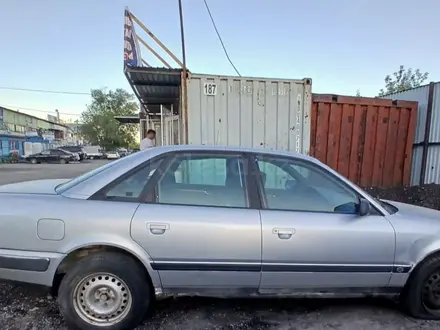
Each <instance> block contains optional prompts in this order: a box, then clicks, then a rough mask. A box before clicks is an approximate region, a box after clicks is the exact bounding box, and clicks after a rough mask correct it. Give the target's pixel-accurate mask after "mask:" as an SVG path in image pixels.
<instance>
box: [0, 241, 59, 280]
mask: <svg viewBox="0 0 440 330" xmlns="http://www.w3.org/2000/svg"><path fill="white" fill-rule="evenodd" d="M64 257H65V255H64V254H60V253H50V252H34V251H21V250H6V249H0V279H2V280H11V281H17V282H25V283H32V284H39V285H45V286H52V281H53V278H54V275H55V272H56V270H57V268H58V265H59V264H60V263H61V261H62V260H63V258H64Z"/></svg>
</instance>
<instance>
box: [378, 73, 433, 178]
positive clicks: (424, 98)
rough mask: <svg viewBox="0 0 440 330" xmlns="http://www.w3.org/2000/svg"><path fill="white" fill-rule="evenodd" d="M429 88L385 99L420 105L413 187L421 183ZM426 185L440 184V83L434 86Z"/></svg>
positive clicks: (413, 164) (419, 88)
mask: <svg viewBox="0 0 440 330" xmlns="http://www.w3.org/2000/svg"><path fill="white" fill-rule="evenodd" d="M429 88H430V85H425V86H421V87H417V88H414V89H410V90H408V91H405V92H399V93H394V94H390V95H387V96H385V97H384V98H387V99H392V100H408V101H417V102H418V103H419V107H418V111H417V125H416V135H415V138H414V146H413V159H412V166H411V185H418V184H419V183H420V175H421V171H422V155H423V142H424V136H425V128H426V117H427V113H428V101H429ZM424 183H437V184H440V82H438V83H435V84H434V91H433V100H432V115H431V129H430V133H429V147H428V154H427V162H426V175H425V182H424Z"/></svg>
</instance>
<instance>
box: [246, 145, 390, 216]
mask: <svg viewBox="0 0 440 330" xmlns="http://www.w3.org/2000/svg"><path fill="white" fill-rule="evenodd" d="M250 158H251V161H250V164H252V167H253V169H252V171H254V172H253V173H260V169H259V167H258V165H257V164H258V161H259V160H264V159H267V158H276V159H277V160H278V159H279V160H283V159H285V160H286V161H289V162H292V161H294V162H295V163H298V164H303V165H305V166H306V167H310V168H313V169H315V170H317V171H318V172H319V173H322V174H323V175H324V176H328V177H330V178H331V179H333V180H334V181H335V182H337V183H338V184H339V185H341V186H342V187H343V188H344V189H345V190H348V191H349V192H351V193H353V194H354V195H355V196H356V198H358V199H360V198H363V196H361V195H360V194H359V193H358V192H357V191H356V190H354V189H353V188H352V187H350V186H349V185H348V184H347V183H345V182H344V181H343V180H341V179H340V178H338V177H337V176H335V175H334V174H333V173H330V172H328V171H326V170H325V169H323V168H321V167H320V166H319V165H317V164H315V163H313V162H310V161H308V160H306V159H300V158H294V157H287V156H280V155H270V154H261V153H250ZM251 179H252V180H253V181H255V184H256V186H257V189H258V193H259V196H260V199H261V209H264V210H268V211H286V212H301V213H303V212H310V213H324V214H339V213H332V212H325V211H304V210H291V209H285V210H284V209H271V208H269V207H268V202H267V197H266V192H265V189H264V186H263V185H262V180H261V177H260V176H257V175H254V176H252V178H251ZM370 205H371V209H372V212H371V215H380V216H385V215H384V214H383V213H382V212H381V211H380V210H379V209H377V208H376V206H375V205H373V204H371V203H370ZM340 214H343V213H340Z"/></svg>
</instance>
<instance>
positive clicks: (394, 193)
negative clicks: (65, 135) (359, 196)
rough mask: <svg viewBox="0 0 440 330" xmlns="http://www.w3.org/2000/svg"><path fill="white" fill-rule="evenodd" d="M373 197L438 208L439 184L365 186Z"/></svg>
mask: <svg viewBox="0 0 440 330" xmlns="http://www.w3.org/2000/svg"><path fill="white" fill-rule="evenodd" d="M365 190H366V191H367V192H368V193H369V194H370V195H372V196H373V197H378V198H381V199H388V200H392V201H396V202H401V203H407V204H413V205H418V206H423V207H429V208H431V209H436V210H440V185H438V184H427V185H422V186H405V187H394V188H366V189H365Z"/></svg>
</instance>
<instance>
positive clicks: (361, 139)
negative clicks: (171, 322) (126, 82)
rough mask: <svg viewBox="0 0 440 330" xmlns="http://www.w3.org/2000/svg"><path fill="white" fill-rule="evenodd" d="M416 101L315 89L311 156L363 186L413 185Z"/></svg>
mask: <svg viewBox="0 0 440 330" xmlns="http://www.w3.org/2000/svg"><path fill="white" fill-rule="evenodd" d="M417 106H418V103H417V102H412V101H393V100H388V99H379V98H367V97H351V96H341V95H324V94H313V103H312V112H311V137H310V142H311V148H310V151H311V155H312V156H314V157H316V158H318V159H319V160H320V161H322V162H324V163H326V164H327V165H329V166H330V167H332V168H333V169H335V170H336V171H338V172H339V173H340V174H342V175H343V176H345V177H347V178H349V179H350V180H351V181H353V182H355V183H356V184H359V185H361V186H364V187H366V186H374V187H392V186H401V185H406V184H409V182H410V175H411V154H412V145H413V141H414V134H415V128H416V127H415V126H416V118H417Z"/></svg>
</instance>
